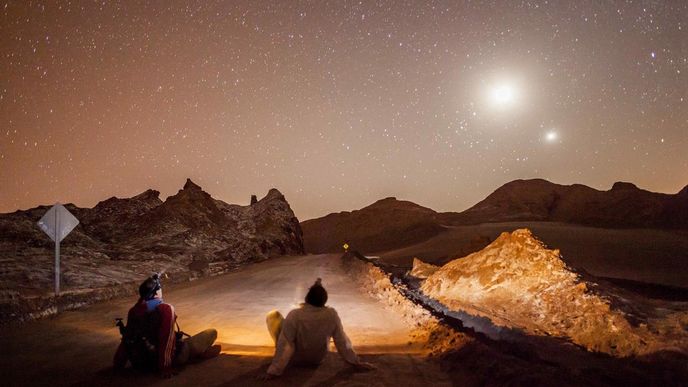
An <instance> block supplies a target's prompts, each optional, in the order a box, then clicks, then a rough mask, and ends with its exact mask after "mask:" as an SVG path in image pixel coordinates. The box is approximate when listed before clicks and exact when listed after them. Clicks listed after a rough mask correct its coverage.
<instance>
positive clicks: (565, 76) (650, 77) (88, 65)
mask: <svg viewBox="0 0 688 387" xmlns="http://www.w3.org/2000/svg"><path fill="white" fill-rule="evenodd" d="M0 54H1V58H2V59H1V63H0V212H10V211H14V210H16V209H18V208H21V209H25V208H29V207H34V206H36V205H38V204H51V203H54V202H56V201H60V202H63V203H66V202H73V203H75V204H77V205H80V206H89V207H90V206H93V205H95V204H96V203H97V202H98V201H100V200H104V199H106V198H108V197H110V196H113V195H114V196H118V197H129V196H133V195H136V194H138V193H140V192H142V191H144V190H146V189H148V188H154V189H157V190H159V191H161V193H162V195H161V196H162V198H163V199H164V198H165V197H166V196H167V195H171V194H174V193H176V191H177V190H178V189H180V188H181V187H182V185H183V184H184V181H185V179H186V178H187V177H190V178H191V179H192V180H194V181H195V182H196V183H197V184H199V185H201V186H202V187H203V188H204V190H205V191H207V192H209V193H210V194H211V195H213V197H215V198H218V199H222V200H224V201H226V202H230V203H238V204H248V202H249V198H250V195H251V194H254V193H255V194H257V195H258V196H259V197H262V196H264V195H265V194H266V193H267V191H268V189H269V188H271V187H276V188H278V189H279V190H280V191H282V193H284V194H285V196H286V197H287V200H288V201H289V202H290V204H291V206H292V208H293V209H294V211H295V213H296V215H297V216H298V217H299V219H301V220H305V219H309V218H313V217H317V216H322V215H324V214H327V213H329V212H334V211H341V210H351V209H355V208H360V207H362V206H365V205H367V204H370V203H372V202H373V201H375V200H378V199H381V198H383V197H386V196H396V197H398V198H400V199H407V200H411V201H414V202H416V203H419V204H422V205H425V206H428V207H431V208H433V209H435V210H442V211H461V210H464V209H466V208H468V207H469V206H471V205H473V204H475V203H476V202H478V201H479V200H481V199H482V198H484V197H485V196H486V195H488V194H489V193H491V192H492V191H493V190H494V189H496V188H497V187H499V186H501V185H502V184H504V183H506V182H508V181H511V180H514V179H519V178H534V177H540V178H545V179H548V180H551V181H553V182H556V183H560V184H572V183H582V184H586V185H590V186H592V187H594V188H598V189H605V190H606V189H609V188H610V187H611V185H612V183H613V182H615V181H619V180H623V181H631V182H634V183H636V184H637V185H638V186H640V187H641V188H645V189H648V190H652V191H659V192H667V193H675V192H677V191H679V190H680V189H681V188H682V187H683V186H685V185H686V184H688V2H686V1H664V2H663V1H627V2H623V1H617V2H613V1H604V2H602V1H590V2H587V1H571V2H558V1H530V2H517V1H494V2H493V1H485V2H480V1H473V2H467V1H466V2H459V1H456V2H455V1H433V2H421V1H418V2H413V1H388V2H381V1H376V2H372V1H371V2H349V1H331V2H326V1H314V2H295V1H275V2H263V1H236V2H226V3H224V2H205V1H204V2H200V3H198V4H196V5H192V6H186V5H182V4H181V3H178V2H168V1H156V2H151V3H150V4H143V2H139V1H128V2H122V3H115V2H112V3H111V2H104V3H103V4H101V3H93V2H71V4H70V3H69V2H60V3H54V2H46V3H43V2H35V1H34V2H29V1H15V2H8V3H4V4H3V3H0Z"/></svg>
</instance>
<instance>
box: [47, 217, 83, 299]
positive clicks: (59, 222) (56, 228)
mask: <svg viewBox="0 0 688 387" xmlns="http://www.w3.org/2000/svg"><path fill="white" fill-rule="evenodd" d="M78 224H79V220H78V219H77V218H75V217H74V215H72V213H71V212H69V210H67V209H66V208H65V207H64V206H63V205H62V204H60V203H56V204H55V205H54V206H52V207H51V208H50V209H49V210H48V212H46V213H45V215H43V217H42V218H41V220H39V221H38V227H40V229H41V230H43V232H44V233H46V234H48V236H49V237H50V239H52V240H53V241H55V296H59V295H60V242H61V241H62V240H63V239H64V238H65V237H66V236H67V235H68V234H69V233H70V232H72V230H74V227H76V226H77V225H78Z"/></svg>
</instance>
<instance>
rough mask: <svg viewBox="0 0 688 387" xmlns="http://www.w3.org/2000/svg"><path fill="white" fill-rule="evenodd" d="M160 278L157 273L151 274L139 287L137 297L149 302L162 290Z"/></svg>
mask: <svg viewBox="0 0 688 387" xmlns="http://www.w3.org/2000/svg"><path fill="white" fill-rule="evenodd" d="M160 280H161V276H160V274H158V273H153V275H152V276H150V277H148V278H147V279H146V280H145V281H143V283H142V284H141V286H139V295H140V296H141V298H143V299H144V300H150V299H152V298H154V297H155V293H157V292H158V290H160V289H162V283H161V281H160Z"/></svg>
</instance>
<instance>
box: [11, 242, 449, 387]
mask: <svg viewBox="0 0 688 387" xmlns="http://www.w3.org/2000/svg"><path fill="white" fill-rule="evenodd" d="M317 277H321V278H322V279H323V285H324V286H325V287H326V288H327V290H328V292H329V302H328V305H330V306H332V307H334V308H335V309H337V311H338V312H339V314H340V316H341V318H342V322H343V325H344V329H345V331H346V332H347V333H348V335H349V337H350V338H351V340H352V342H353V344H354V348H355V349H356V351H357V352H358V353H359V354H361V355H362V357H363V358H364V360H366V361H370V362H373V363H375V364H376V365H377V366H378V369H377V370H374V371H370V372H361V373H357V372H353V371H352V370H351V369H350V368H349V367H347V366H346V365H345V364H344V363H343V362H342V361H341V360H340V359H339V358H338V356H337V355H336V354H335V353H331V354H330V355H329V357H328V358H327V359H326V361H325V363H324V364H322V365H321V366H320V367H319V368H317V369H303V368H294V369H290V370H288V371H287V373H286V375H285V376H284V377H283V378H281V379H278V380H276V381H271V382H258V381H256V379H255V378H256V375H258V374H261V373H263V372H265V370H266V368H267V365H268V364H269V362H270V357H271V356H272V352H273V348H272V340H271V338H270V336H269V335H268V333H267V330H266V328H265V319H264V316H265V314H266V313H267V312H268V311H270V310H272V309H278V310H280V311H282V313H283V314H285V315H286V313H287V312H288V311H289V310H290V309H291V308H293V307H294V306H295V305H296V304H297V303H299V302H302V300H303V297H304V296H305V293H306V291H307V290H308V287H309V286H310V285H311V284H312V283H313V281H314V280H315V279H316V278H317ZM163 291H164V298H165V300H166V301H167V302H169V303H171V304H173V305H174V306H175V309H176V312H177V315H178V316H179V319H178V321H179V324H180V325H181V327H182V329H183V330H184V331H186V332H188V333H191V334H193V333H195V332H197V331H200V330H202V329H205V328H208V327H213V328H216V329H217V330H218V331H219V337H218V341H219V343H220V344H222V350H223V352H222V354H221V355H220V356H219V357H218V358H215V359H211V360H207V361H205V362H202V363H197V364H191V365H188V366H186V367H185V369H184V370H183V371H182V372H181V373H180V374H179V375H177V376H175V377H174V378H173V379H171V380H161V379H159V378H158V377H157V376H155V375H138V374H135V373H133V372H127V373H125V374H124V375H114V374H113V373H112V371H111V369H110V364H111V359H112V355H113V353H114V350H115V348H116V347H117V344H118V342H119V333H118V331H117V329H116V328H115V327H114V326H113V319H114V318H115V317H125V316H126V313H127V310H128V309H129V307H130V306H131V305H132V304H133V303H134V301H135V300H133V299H121V300H114V301H111V302H107V303H102V304H97V305H92V306H89V307H86V308H83V309H81V310H78V311H70V312H64V313H61V314H60V315H58V316H56V317H54V318H50V319H46V320H41V321H35V322H30V323H26V324H22V325H11V326H8V327H5V329H3V330H2V331H1V332H0V348H3V350H2V351H0V372H1V374H2V375H1V379H0V380H1V381H2V385H10V386H13V385H17V386H19V385H22V386H24V385H50V386H61V385H137V386H140V385H155V384H160V385H162V384H164V385H166V386H167V385H174V386H177V385H179V386H181V385H199V386H224V385H226V386H230V385H242V386H245V385H299V386H301V385H311V386H325V385H335V384H336V385H341V386H348V385H351V386H354V385H427V384H432V385H450V384H451V382H450V380H449V377H448V376H447V375H445V374H444V373H443V372H442V371H441V370H440V369H439V366H438V365H437V364H435V363H433V362H431V361H428V360H426V359H425V358H424V357H423V356H422V354H421V350H420V346H419V345H418V344H409V343H410V341H411V337H410V327H409V326H408V325H407V324H406V323H404V322H403V320H402V318H401V316H400V315H398V313H397V312H395V311H393V310H391V309H387V308H385V307H384V306H383V305H382V304H381V303H379V302H378V301H376V300H375V299H373V298H371V297H370V296H368V295H366V294H363V293H362V292H361V291H360V290H359V289H358V288H357V287H356V286H355V285H354V283H353V281H351V279H350V278H349V277H348V276H347V275H346V274H345V273H344V271H343V270H342V268H341V264H340V261H339V258H338V256H337V255H311V256H298V257H281V258H275V259H271V260H269V261H265V262H261V263H258V264H254V265H251V266H248V267H245V268H243V269H241V270H239V271H237V272H233V273H230V274H226V275H222V276H218V277H213V278H209V279H201V280H198V281H195V282H192V283H189V284H184V285H176V286H174V285H170V286H165V287H164V288H163Z"/></svg>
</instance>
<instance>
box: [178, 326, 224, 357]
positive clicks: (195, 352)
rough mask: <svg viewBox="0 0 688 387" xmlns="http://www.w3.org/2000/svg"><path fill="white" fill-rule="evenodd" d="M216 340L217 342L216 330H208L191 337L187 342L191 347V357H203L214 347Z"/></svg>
mask: <svg viewBox="0 0 688 387" xmlns="http://www.w3.org/2000/svg"><path fill="white" fill-rule="evenodd" d="M215 340H217V331H216V330H215V329H206V330H204V331H203V332H200V333H197V334H195V335H193V336H191V337H189V338H188V339H186V340H185V341H186V344H187V346H188V347H189V356H190V357H195V356H199V355H202V354H203V353H204V352H205V351H207V350H208V349H209V348H210V347H211V346H212V345H213V343H214V342H215Z"/></svg>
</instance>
